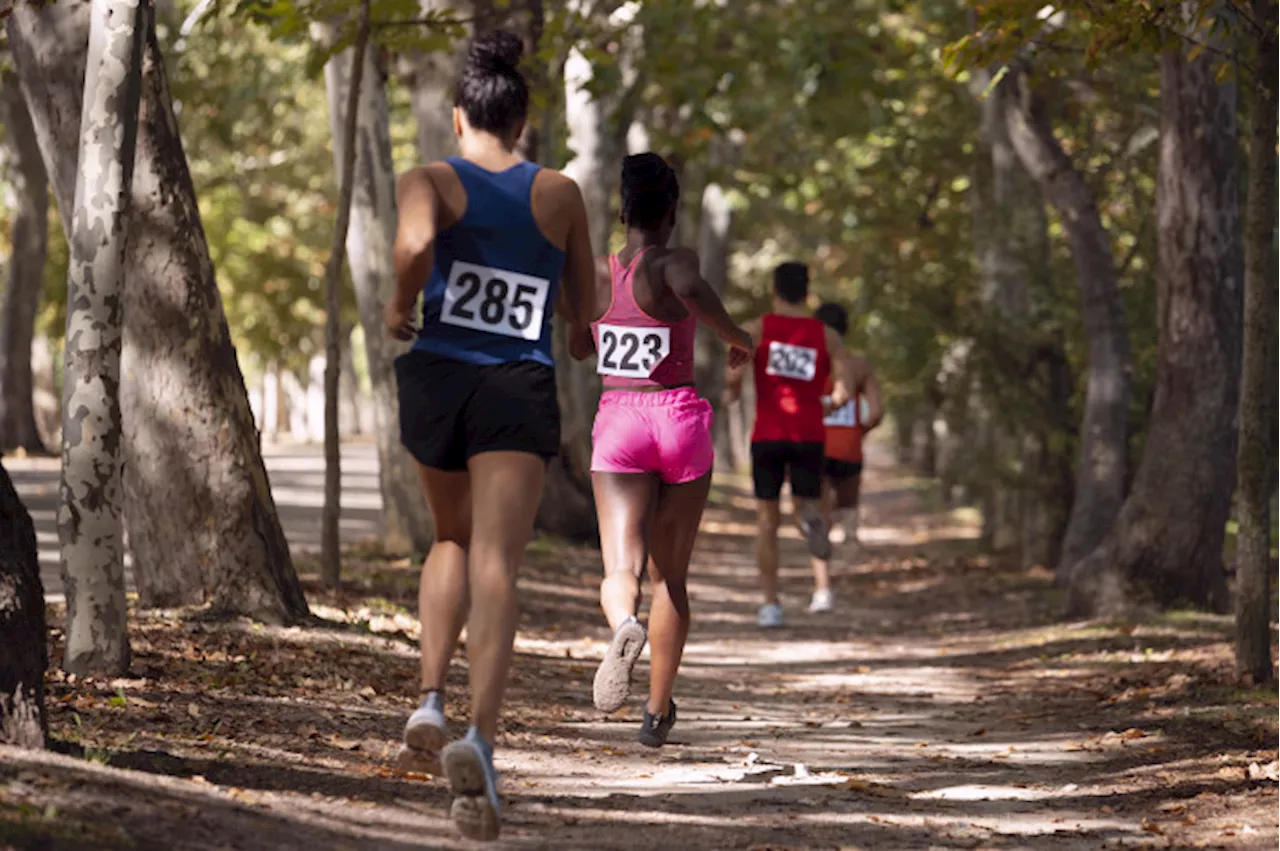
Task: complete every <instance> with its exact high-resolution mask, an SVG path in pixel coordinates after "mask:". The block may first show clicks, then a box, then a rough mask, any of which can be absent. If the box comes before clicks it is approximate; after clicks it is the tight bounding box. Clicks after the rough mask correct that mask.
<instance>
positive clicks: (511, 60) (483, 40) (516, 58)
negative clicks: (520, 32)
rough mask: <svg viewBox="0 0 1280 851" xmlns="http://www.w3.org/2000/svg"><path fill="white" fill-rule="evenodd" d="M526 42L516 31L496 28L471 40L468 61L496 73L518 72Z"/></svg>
mask: <svg viewBox="0 0 1280 851" xmlns="http://www.w3.org/2000/svg"><path fill="white" fill-rule="evenodd" d="M523 55H524V42H522V41H521V40H520V37H519V36H517V35H516V34H515V33H512V32H508V31H507V30H494V31H492V32H488V33H485V34H484V35H482V36H480V37H479V38H477V39H475V40H474V41H473V42H471V50H470V52H469V54H468V56H467V61H468V62H469V63H470V64H472V65H475V66H476V67H479V68H483V69H485V70H487V71H492V72H496V73H517V70H518V66H519V65H520V57H521V56H523Z"/></svg>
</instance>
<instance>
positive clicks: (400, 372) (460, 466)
mask: <svg viewBox="0 0 1280 851" xmlns="http://www.w3.org/2000/svg"><path fill="white" fill-rule="evenodd" d="M396 382H397V384H398V386H399V396H400V442H401V443H403V444H404V446H405V448H406V449H408V450H409V454H410V455H412V456H413V457H414V458H416V459H418V462H419V463H421V464H423V465H424V466H427V467H431V468H433V469H437V470H448V471H454V472H457V471H462V470H465V469H467V461H468V459H470V458H471V456H473V455H479V454H480V453H481V452H527V453H529V454H530V455H537V456H539V457H541V458H543V459H544V460H549V459H551V458H552V457H554V456H555V455H556V453H558V452H559V451H560V404H559V402H558V400H557V398H556V374H555V370H554V369H552V368H551V367H549V366H547V365H545V364H541V363H535V362H534V361H511V362H508V363H500V364H493V365H490V366H479V365H477V364H472V363H464V362H463V361H458V360H453V359H452V358H444V357H440V356H439V355H434V354H431V353H430V352H423V351H410V352H408V353H407V354H404V355H401V356H400V357H399V358H397V359H396Z"/></svg>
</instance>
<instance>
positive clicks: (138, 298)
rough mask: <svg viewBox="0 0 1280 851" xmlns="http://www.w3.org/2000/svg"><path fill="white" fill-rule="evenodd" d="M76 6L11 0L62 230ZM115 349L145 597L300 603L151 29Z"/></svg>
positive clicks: (75, 109) (70, 181) (283, 614)
mask: <svg viewBox="0 0 1280 851" xmlns="http://www.w3.org/2000/svg"><path fill="white" fill-rule="evenodd" d="M89 9H90V6H89V3H87V2H83V0H59V2H58V3H56V4H45V5H36V4H22V5H20V6H18V7H16V8H15V9H14V10H13V13H12V14H11V15H10V16H9V18H8V21H7V29H8V36H9V46H10V49H11V51H12V53H13V58H14V65H15V67H16V68H17V70H18V76H19V79H20V81H21V84H22V92H23V97H24V98H25V100H26V103H27V107H28V109H29V111H30V113H31V119H32V123H33V124H34V126H35V130H36V138H37V139H38V140H39V143H40V153H41V156H42V158H43V159H44V164H45V168H46V170H47V171H48V173H49V177H50V182H51V183H52V186H53V190H54V196H55V197H56V199H57V202H58V210H59V212H60V213H61V214H62V219H63V228H64V230H66V231H68V232H70V231H71V230H72V223H71V215H70V214H71V211H72V210H73V209H74V203H73V199H74V192H75V180H76V168H77V163H78V161H79V159H78V145H77V138H78V132H79V115H80V106H79V103H80V96H81V93H82V89H83V84H84V74H85V70H84V69H85V53H86V51H85V45H86V44H87V43H88V33H89ZM145 37H146V41H145V43H144V48H143V62H142V96H141V106H140V114H139V122H138V123H139V128H138V141H137V158H136V167H135V174H134V180H133V192H132V199H133V200H132V204H131V212H130V221H129V239H128V258H127V261H126V262H127V267H128V269H129V272H130V280H129V286H128V287H127V288H125V291H124V293H123V299H124V307H123V312H124V323H125V328H124V347H123V353H122V355H121V368H120V375H121V385H120V406H121V409H122V411H123V418H124V440H123V447H122V449H123V456H124V475H123V482H124V492H125V502H124V515H125V516H124V520H125V523H126V525H127V527H128V531H129V545H130V549H131V552H132V555H133V570H134V577H135V579H136V580H137V584H138V596H139V601H140V602H141V604H142V605H144V606H178V605H189V604H195V605H200V604H204V605H208V606H209V607H210V608H211V610H213V611H215V612H217V613H219V614H226V615H233V614H237V615H248V616H250V617H256V618H260V619H264V620H270V621H276V622H279V621H297V620H301V619H303V618H305V617H306V616H307V614H308V611H307V604H306V599H305V598H304V597H303V594H302V588H301V586H300V585H299V583H298V578H297V574H296V573H295V572H294V569H293V562H292V560H291V559H290V555H289V548H288V544H287V542H286V541H285V537H284V531H283V529H282V528H281V526H280V519H279V516H278V515H277V513H276V508H275V502H274V500H273V498H272V495H271V490H270V487H269V485H268V482H267V474H266V468H265V466H264V465H263V462H262V454H261V450H260V447H259V445H258V433H257V429H256V428H255V424H254V421H253V413H252V411H251V410H250V407H249V396H248V391H247V390H246V389H245V385H244V378H243V376H242V374H241V372H240V366H239V363H238V361H237V360H236V353H235V349H234V347H233V346H232V345H231V335H230V332H229V330H228V328H227V321H226V315H225V314H224V313H223V310H222V301H221V299H220V297H219V295H218V288H217V281H216V280H215V277H214V269H213V263H212V261H211V260H210V258H209V251H208V245H207V243H206V241H205V237H204V229H203V226H202V225H201V222H200V212H199V208H198V207H197V204H196V197H195V187H194V186H193V185H192V181H191V173H190V171H189V169H188V167H187V161H186V155H185V152H184V151H183V149H182V140H181V137H180V136H179V133H178V125H177V119H176V117H175V116H174V113H173V104H172V101H171V98H170V96H169V86H168V80H167V78H166V75H165V69H164V60H163V57H161V55H160V48H159V43H158V41H157V39H156V33H155V27H154V25H151V26H149V27H148V29H147V31H146V33H145Z"/></svg>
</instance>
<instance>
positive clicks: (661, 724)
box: [637, 700, 676, 748]
mask: <svg viewBox="0 0 1280 851" xmlns="http://www.w3.org/2000/svg"><path fill="white" fill-rule="evenodd" d="M675 725H676V702H675V701H674V700H673V701H671V702H670V704H669V705H668V708H667V714H666V715H659V716H656V717H655V716H654V715H652V714H651V713H650V712H649V707H648V706H646V707H645V708H644V721H643V722H641V724H640V735H639V736H638V737H637V738H638V739H639V741H640V744H642V745H646V746H648V747H651V748H660V747H662V746H663V745H665V744H666V743H667V734H668V733H670V732H671V728H672V727H674V726H675Z"/></svg>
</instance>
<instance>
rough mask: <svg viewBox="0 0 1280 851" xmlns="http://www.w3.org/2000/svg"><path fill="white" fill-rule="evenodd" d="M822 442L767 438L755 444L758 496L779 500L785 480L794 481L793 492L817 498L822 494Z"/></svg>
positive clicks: (753, 459) (753, 456)
mask: <svg viewBox="0 0 1280 851" xmlns="http://www.w3.org/2000/svg"><path fill="white" fill-rule="evenodd" d="M822 450H823V446H822V444H821V443H788V442H784V441H773V440H765V441H760V442H759V443H753V444H751V478H752V481H753V483H754V485H755V491H756V499H765V500H776V499H777V498H778V497H779V496H781V494H782V483H783V482H784V481H786V480H788V479H790V480H791V495H792V496H793V497H797V498H799V499H817V498H818V497H820V496H821V495H822Z"/></svg>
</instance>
